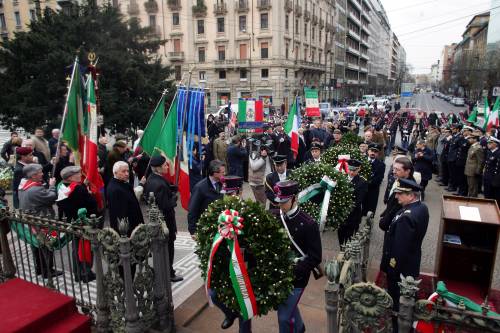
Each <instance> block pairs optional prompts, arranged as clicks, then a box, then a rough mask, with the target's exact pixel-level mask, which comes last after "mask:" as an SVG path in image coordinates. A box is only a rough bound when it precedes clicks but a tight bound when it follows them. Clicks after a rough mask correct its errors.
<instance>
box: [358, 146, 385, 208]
mask: <svg viewBox="0 0 500 333" xmlns="http://www.w3.org/2000/svg"><path fill="white" fill-rule="evenodd" d="M379 153H380V145H378V144H376V143H374V144H371V145H369V146H368V160H369V161H370V165H371V168H372V176H371V178H370V179H369V181H368V193H367V195H366V197H365V201H364V202H363V215H366V214H368V212H372V213H373V214H375V211H376V210H377V204H378V197H379V194H380V184H382V181H383V180H384V174H385V163H384V162H382V161H381V160H380V159H379V158H378V154H379Z"/></svg>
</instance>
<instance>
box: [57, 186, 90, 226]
mask: <svg viewBox="0 0 500 333" xmlns="http://www.w3.org/2000/svg"><path fill="white" fill-rule="evenodd" d="M57 206H58V207H59V208H60V209H61V210H62V212H63V213H64V216H65V217H66V218H67V221H68V222H71V221H74V220H76V219H77V218H78V210H79V209H80V208H86V209H87V216H90V215H92V214H97V213H98V212H97V201H96V200H95V198H94V197H93V196H92V195H91V194H90V193H89V191H87V188H86V187H85V185H83V184H79V185H77V186H76V187H75V189H74V190H73V192H72V193H71V194H70V196H69V197H67V198H66V199H64V200H61V201H57Z"/></svg>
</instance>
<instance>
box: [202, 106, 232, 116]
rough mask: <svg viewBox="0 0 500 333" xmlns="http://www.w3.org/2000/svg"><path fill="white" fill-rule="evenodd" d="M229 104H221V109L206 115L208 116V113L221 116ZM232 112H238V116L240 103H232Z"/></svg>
mask: <svg viewBox="0 0 500 333" xmlns="http://www.w3.org/2000/svg"><path fill="white" fill-rule="evenodd" d="M226 108H227V104H226V105H221V106H219V109H218V110H217V111H215V112H214V113H208V112H207V113H206V114H205V117H206V118H208V115H210V114H211V115H213V116H214V117H215V118H217V117H219V115H220V114H221V112H226ZM231 112H232V113H236V116H238V103H234V104H233V103H231Z"/></svg>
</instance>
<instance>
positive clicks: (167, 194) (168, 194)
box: [144, 173, 177, 276]
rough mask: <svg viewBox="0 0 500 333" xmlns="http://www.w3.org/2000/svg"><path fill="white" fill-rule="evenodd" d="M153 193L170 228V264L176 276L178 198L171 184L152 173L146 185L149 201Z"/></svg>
mask: <svg viewBox="0 0 500 333" xmlns="http://www.w3.org/2000/svg"><path fill="white" fill-rule="evenodd" d="M150 193H153V194H154V197H155V202H156V204H157V205H158V209H160V211H161V212H162V213H163V217H164V219H165V224H166V225H167V228H168V234H169V235H168V257H169V263H170V275H172V276H174V275H175V271H174V266H173V264H174V250H175V249H174V241H175V239H176V234H177V223H176V221H175V211H174V208H175V206H177V197H176V195H175V194H174V193H172V191H171V189H170V184H169V183H168V182H167V180H166V179H165V178H163V177H162V176H160V175H158V174H156V173H152V174H151V175H150V176H149V177H148V179H147V181H146V184H144V195H145V197H146V199H147V200H148V199H149V194H150Z"/></svg>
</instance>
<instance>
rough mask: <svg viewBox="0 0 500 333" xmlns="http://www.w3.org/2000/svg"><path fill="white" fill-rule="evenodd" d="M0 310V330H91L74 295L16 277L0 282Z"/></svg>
mask: <svg viewBox="0 0 500 333" xmlns="http://www.w3.org/2000/svg"><path fill="white" fill-rule="evenodd" d="M0 314H1V316H2V318H1V319H2V324H1V325H0V333H6V332H19V333H23V332H26V333H27V332H50V333H59V332H60V333H63V332H73V333H88V332H90V324H91V320H90V318H89V317H87V316H84V315H81V314H79V313H78V310H77V308H76V304H75V300H74V299H73V298H71V297H68V296H66V295H62V294H60V293H57V292H54V291H52V290H50V289H47V288H43V287H40V286H37V285H34V284H32V283H29V282H26V281H24V280H21V279H17V278H16V279H12V280H9V281H7V282H5V283H2V284H0Z"/></svg>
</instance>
